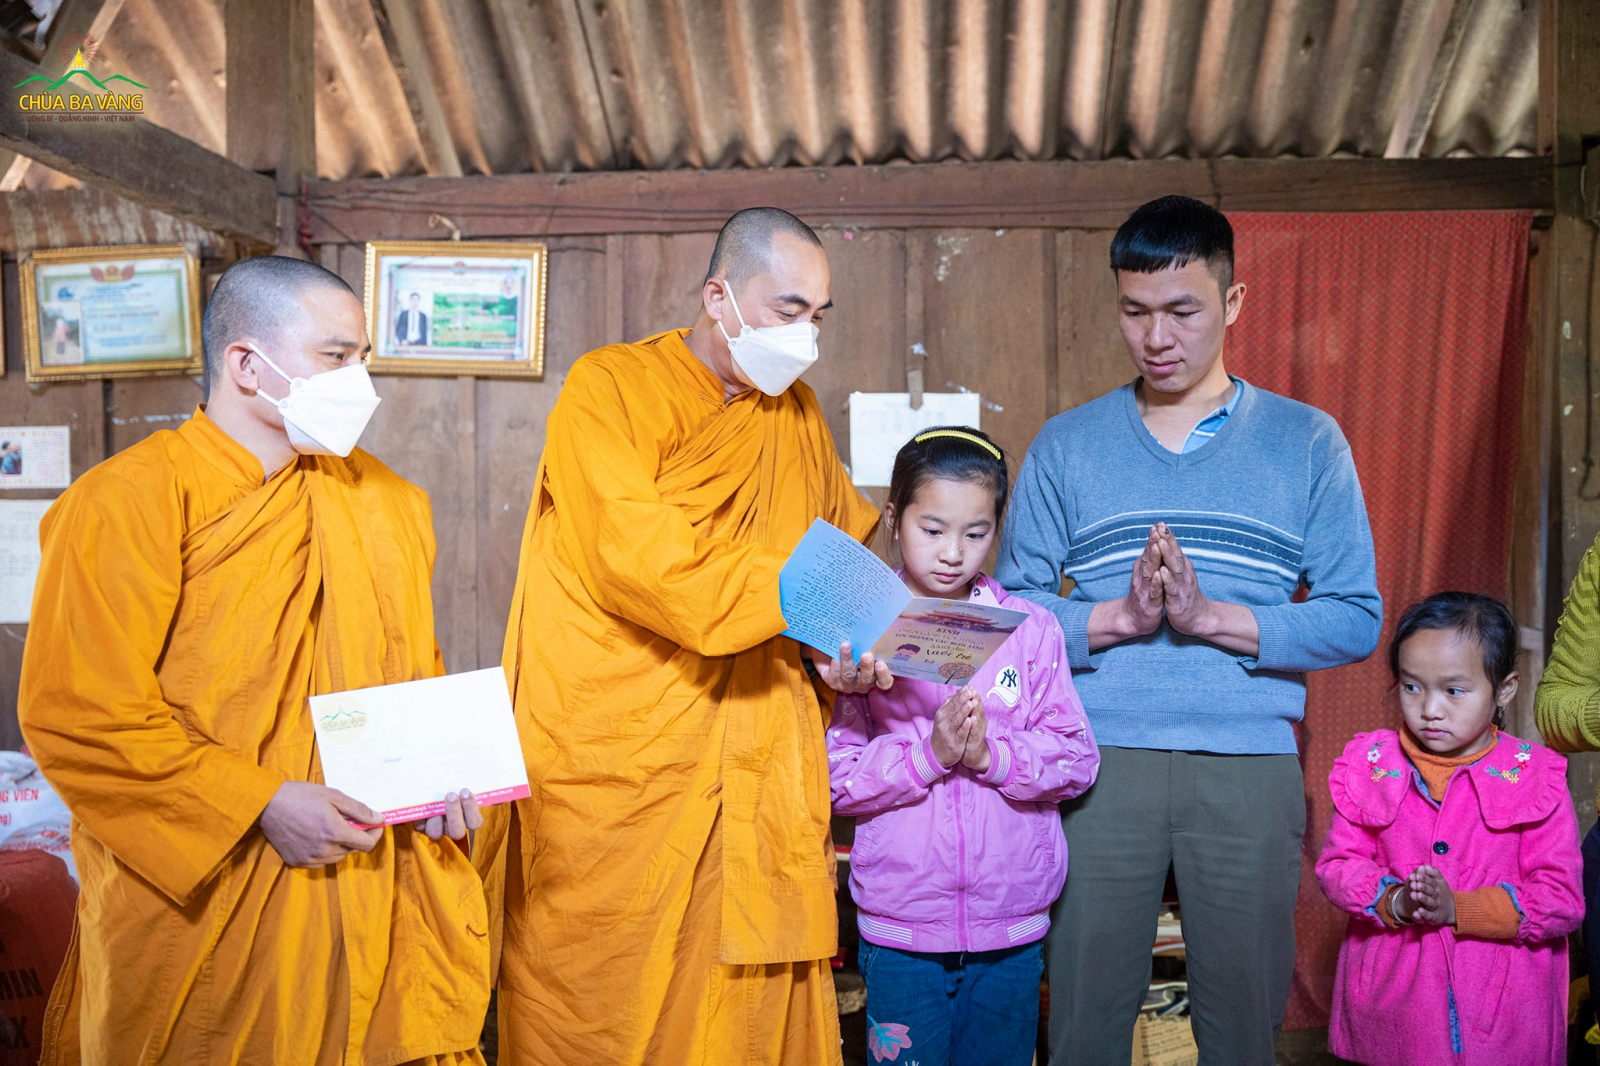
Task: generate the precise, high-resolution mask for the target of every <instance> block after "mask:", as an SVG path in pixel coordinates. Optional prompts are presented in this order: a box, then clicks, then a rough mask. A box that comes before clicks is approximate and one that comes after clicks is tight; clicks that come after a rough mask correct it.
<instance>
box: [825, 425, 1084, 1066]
mask: <svg viewBox="0 0 1600 1066" xmlns="http://www.w3.org/2000/svg"><path fill="white" fill-rule="evenodd" d="M1006 489H1007V479H1006V465H1005V459H1004V456H1003V454H1002V453H1001V451H1000V449H999V447H998V446H997V445H995V443H994V442H993V441H992V440H990V439H989V438H988V437H987V436H985V435H984V434H982V433H980V432H978V431H977V430H974V429H965V428H962V427H959V426H946V427H941V428H937V429H931V430H928V431H926V432H924V433H920V434H918V435H917V437H916V438H915V439H913V440H912V441H911V442H910V443H909V444H907V445H906V446H905V447H904V448H902V449H901V450H900V453H899V455H898V456H896V458H895V464H894V473H893V474H892V475H891V476H890V485H889V505H888V506H887V507H886V508H885V509H884V519H885V521H886V523H887V525H888V528H889V530H890V532H891V533H892V535H893V537H894V542H895V544H896V546H897V547H898V548H899V552H900V556H901V559H902V560H903V561H904V563H905V569H904V570H903V571H902V572H901V576H902V577H903V578H904V580H905V583H906V586H907V587H908V588H910V589H911V591H912V592H914V593H916V594H917V595H918V596H928V597H933V598H937V599H949V600H973V601H977V602H981V603H990V604H995V605H998V606H1002V607H1006V608H1009V609H1011V610H1016V611H1023V612H1025V613H1026V614H1027V616H1028V617H1027V619H1026V620H1024V621H1023V623H1022V624H1021V626H1019V627H1018V628H1017V630H1016V631H1015V632H1014V633H1012V634H1011V636H1009V637H1008V638H1006V642H1005V643H1004V644H1002V645H1001V646H1000V648H999V649H998V650H997V651H996V652H995V653H994V655H993V656H992V657H991V658H990V659H989V661H988V662H986V663H985V664H984V665H983V667H982V668H981V669H980V670H978V671H977V672H976V674H974V675H973V676H972V677H970V678H968V679H967V683H966V685H965V686H957V685H940V684H933V683H931V682H926V681H913V680H909V679H906V678H896V679H894V682H893V684H892V685H891V687H889V688H888V689H874V690H872V691H870V692H869V693H867V694H865V695H841V696H840V697H839V698H838V700H837V702H836V703H835V705H834V712H833V721H832V722H831V723H830V724H829V726H828V762H829V770H830V773H831V776H832V782H833V809H834V811H835V812H837V813H839V814H853V815H855V816H856V818H857V821H856V840H855V847H854V848H853V850H852V852H851V855H850V889H851V892H852V893H853V894H854V896H855V901H856V906H857V908H858V909H859V913H858V921H857V924H858V926H859V928H860V930H861V974H862V976H863V977H864V978H866V982H867V1047H868V1049H869V1050H870V1051H871V1052H872V1061H873V1062H874V1063H883V1062H889V1063H894V1064H895V1066H1028V1064H1029V1063H1030V1062H1032V1061H1033V1048H1034V1043H1035V1041H1036V1039H1037V1037H1038V1028H1039V976H1040V970H1041V968H1042V961H1041V959H1042V956H1041V953H1040V941H1041V940H1042V939H1043V937H1044V934H1045V931H1046V930H1047V929H1048V928H1049V927H1050V905H1051V904H1052V903H1054V902H1055V899H1056V897H1057V896H1058V895H1060V893H1061V886H1062V883H1063V882H1064V881H1065V879H1066V876H1067V842H1066V840H1065V839H1064V838H1063V837H1062V833H1061V816H1060V814H1059V813H1058V809H1057V806H1056V805H1057V803H1059V802H1060V801H1061V800H1064V799H1069V798H1071V797H1073V796H1076V795H1078V794H1079V793H1081V792H1082V791H1084V790H1085V789H1086V788H1088V787H1089V786H1090V785H1091V784H1092V783H1093V782H1094V779H1095V772H1096V770H1097V768H1098V767H1099V765H1100V753H1099V751H1098V749H1096V748H1095V744H1094V738H1093V736H1091V734H1090V732H1089V723H1088V720H1087V719H1086V718H1085V717H1084V713H1083V704H1082V703H1080V702H1079V700H1078V694H1077V691H1076V690H1075V689H1074V688H1073V686H1072V668H1071V667H1070V666H1069V665H1068V663H1067V652H1066V647H1065V643H1064V641H1063V638H1062V636H1061V626H1060V624H1059V623H1058V622H1057V621H1056V618H1055V615H1053V614H1051V613H1050V612H1049V611H1048V610H1046V609H1045V608H1043V607H1040V606H1039V605H1038V604H1034V603H1030V602H1028V601H1027V600H1024V599H1022V598H1021V597H1017V596H1012V595H1010V594H1009V593H1007V592H1006V591H1005V590H1004V589H1002V588H1001V587H1000V586H999V585H998V584H996V583H995V582H994V581H993V580H992V579H990V578H988V577H986V576H985V575H984V574H983V573H981V572H980V571H981V570H982V567H983V560H984V556H986V555H987V554H988V552H989V547H990V545H991V544H992V543H993V542H994V538H995V536H996V534H997V533H998V532H999V527H1000V517H1001V515H1002V514H1003V513H1004V512H1005V506H1006ZM901 650H909V649H908V648H904V647H903V648H902V649H901Z"/></svg>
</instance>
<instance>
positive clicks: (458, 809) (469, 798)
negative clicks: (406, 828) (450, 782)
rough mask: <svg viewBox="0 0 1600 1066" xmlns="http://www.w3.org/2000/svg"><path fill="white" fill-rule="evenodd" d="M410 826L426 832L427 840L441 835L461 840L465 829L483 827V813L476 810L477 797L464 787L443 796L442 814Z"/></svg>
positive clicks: (465, 833)
mask: <svg viewBox="0 0 1600 1066" xmlns="http://www.w3.org/2000/svg"><path fill="white" fill-rule="evenodd" d="M412 827H413V828H414V829H416V830H417V831H418V832H420V833H426V834H427V835H428V839H429V840H438V839H439V838H440V837H441V836H447V837H449V838H450V839H451V840H463V839H465V838H466V835H467V830H469V829H470V830H474V831H476V830H479V829H482V828H483V815H482V814H481V813H479V811H478V800H477V797H475V796H474V795H473V794H472V790H471V789H470V788H464V789H462V790H461V791H460V792H452V793H450V794H449V795H447V796H445V798H444V813H443V814H436V815H434V816H433V817H432V818H427V819H424V820H422V821H419V822H415V823H413V826H412Z"/></svg>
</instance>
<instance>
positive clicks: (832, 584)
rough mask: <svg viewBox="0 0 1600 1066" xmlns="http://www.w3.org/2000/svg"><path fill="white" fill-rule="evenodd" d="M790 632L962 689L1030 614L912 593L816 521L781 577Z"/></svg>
mask: <svg viewBox="0 0 1600 1066" xmlns="http://www.w3.org/2000/svg"><path fill="white" fill-rule="evenodd" d="M778 590H779V596H780V599H781V602H782V605H783V617H784V620H785V621H786V622H787V623H788V625H789V628H788V629H786V630H784V635H785V636H789V637H793V638H794V639H795V640H798V641H800V642H801V643H802V644H809V645H810V646H811V647H813V648H816V649H817V650H818V651H822V652H826V653H827V654H828V655H838V654H839V645H840V644H841V643H843V642H845V641H849V642H850V647H851V650H852V651H853V652H854V653H855V654H856V656H857V657H859V656H860V655H861V654H862V653H863V652H866V651H871V652H872V656H873V658H875V659H879V660H881V661H883V662H886V663H888V664H889V669H890V671H891V672H892V673H893V674H894V675H895V676H896V677H905V678H910V679H912V680H915V681H932V682H933V683H935V684H939V685H959V684H962V683H964V682H965V681H966V680H967V679H968V678H970V677H972V675H973V674H976V673H977V672H978V671H979V670H980V669H982V667H983V664H984V663H986V662H988V661H989V656H991V655H993V654H994V653H995V652H996V651H998V650H999V648H1000V645H1002V644H1004V643H1005V642H1006V638H1007V637H1009V636H1011V634H1012V633H1014V632H1016V629H1017V627H1018V626H1020V625H1021V624H1022V622H1023V620H1024V619H1026V618H1027V617H1028V616H1027V614H1026V613H1024V612H1022V611H1011V610H1007V609H1006V608H1004V607H995V606H992V605H990V604H983V603H973V602H972V601H970V600H942V599H937V598H934V597H927V596H913V595H912V594H911V590H910V589H908V588H906V586H905V583H904V582H903V581H901V580H900V578H899V577H898V576H896V574H895V572H894V571H893V570H891V569H889V567H887V566H885V565H884V563H883V560H881V559H879V558H878V557H877V556H876V555H873V554H872V551H871V549H869V548H867V547H865V546H864V545H862V544H861V543H860V542H858V541H856V540H854V539H853V538H852V537H851V536H850V535H849V534H848V533H846V532H844V530H842V529H839V528H837V527H836V526H832V525H830V524H828V523H827V522H824V521H823V520H822V519H820V518H819V519H817V520H816V521H815V522H813V523H812V524H811V528H810V529H809V530H807V531H806V535H805V536H804V537H802V538H801V540H800V543H799V545H798V546H797V547H796V548H795V550H794V553H793V554H792V555H790V556H789V561H788V562H786V563H784V564H783V570H782V572H781V573H780V575H779V578H778Z"/></svg>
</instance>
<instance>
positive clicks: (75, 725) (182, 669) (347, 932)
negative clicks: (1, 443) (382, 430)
mask: <svg viewBox="0 0 1600 1066" xmlns="http://www.w3.org/2000/svg"><path fill="white" fill-rule="evenodd" d="M40 539H41V541H42V543H43V550H44V561H43V565H42V567H41V568H40V571H39V583H38V589H37V591H36V593H35V596H34V606H33V618H32V624H31V626H30V628H29V631H28V643H27V649H26V652H25V654H24V658H23V666H22V691H21V698H20V709H21V717H22V729H23V734H24V736H26V738H27V740H28V744H29V746H30V747H31V748H32V750H33V754H34V756H35V757H36V758H37V759H38V760H39V763H40V766H41V767H42V768H43V770H44V773H45V776H46V777H48V778H49V779H50V782H51V784H53V785H54V786H55V787H56V788H57V789H58V790H59V791H60V793H61V795H62V796H63V797H64V798H65V799H66V801H67V805H68V806H69V807H71V808H72V813H73V823H72V837H73V839H72V845H73V852H74V854H75V856H76V858H77V863H78V870H79V872H80V873H81V875H82V879H83V888H82V894H81V895H80V896H79V899H78V912H77V913H78V924H77V930H76V933H75V939H74V945H73V948H72V949H71V951H70V952H69V954H68V958H67V962H66V964H65V966H64V967H63V969H62V973H61V977H60V979H59V980H58V981H57V982H56V987H55V992H54V995H53V996H52V998H51V1003H50V1007H49V1010H48V1012H47V1015H46V1021H45V1034H44V1039H45V1052H44V1059H43V1062H44V1063H45V1064H46V1066H53V1064H71V1063H77V1062H84V1063H96V1064H98V1063H104V1064H107V1066H129V1064H133V1063H182V1064H185V1066H194V1064H200V1063H206V1064H210V1063H261V1064H276V1066H286V1064H289V1063H293V1064H296V1066H300V1064H323V1063H328V1064H332V1063H348V1064H356V1063H361V1064H370V1066H389V1064H393V1063H398V1062H403V1061H406V1060H410V1059H417V1058H427V1057H431V1056H439V1057H441V1058H443V1059H444V1060H445V1061H467V1062H471V1061H479V1059H478V1056H477V1050H476V1048H477V1040H478V1035H479V1029H480V1027H481V1026H482V1023H483V1016H484V1011H485V1009H486V1006H487V999H488V965H489V946H488V941H487V936H486V934H487V925H486V920H487V915H486V912H485V910H484V902H483V896H482V891H481V887H480V882H479V881H478V878H477V877H476V875H475V873H474V872H473V870H472V868H471V864H470V863H469V862H468V860H467V858H466V857H465V856H464V855H463V854H462V853H461V850H460V849H459V848H458V847H457V846H456V845H455V844H454V843H452V842H450V841H448V840H443V841H439V842H437V843H436V842H433V841H430V840H428V839H427V838H426V837H425V836H423V835H422V834H421V833H418V832H415V831H414V830H412V829H411V828H409V827H400V828H395V829H393V830H390V831H387V832H385V833H384V835H383V838H382V840H381V841H380V842H379V844H378V846H377V847H376V848H374V849H373V851H372V852H371V853H370V854H366V855H354V856H351V857H348V858H346V859H344V860H343V861H341V862H340V863H338V864H336V865H334V866H327V867H323V868H321V869H315V870H300V869H292V868H290V867H287V866H285V865H284V863H283V861H282V859H280V858H279V856H278V853H277V852H276V851H274V850H273V848H272V847H271V846H270V845H269V844H268V843H267V841H266V838H265V837H264V836H263V835H262V833H261V831H260V829H259V828H257V826H256V819H257V817H258V816H259V815H260V813H261V810H262V808H264V807H265V806H266V804H267V801H268V800H269V799H271V797H272V795H273V793H274V792H275V791H276V790H277V788H278V786H279V785H280V784H281V783H282V782H284V781H320V780H321V779H322V771H321V767H320V765H319V763H318V761H317V755H316V749H315V744H314V740H313V734H312V730H311V719H310V715H309V712H308V711H307V707H306V697H307V696H310V695H313V694H316V693H323V692H336V691H341V690H344V689H349V688H360V687H363V686H366V685H377V684H384V683H387V682H394V681H410V680H414V679H416V678H421V677H430V676H434V675H436V674H438V673H440V672H441V666H440V661H439V656H438V648H437V645H436V644H435V643H434V635H433V609H432V601H431V598H430V594H429V588H428V579H429V573H430V571H431V569H432V565H433V554H434V540H433V533H432V525H431V521H430V516H429V508H428V502H427V496H426V495H425V494H424V493H423V492H422V491H421V490H420V489H418V488H416V487H415V486H413V485H411V484H409V483H407V482H405V481H403V480H401V479H400V478H399V477H397V476H395V475H394V474H393V473H391V472H390V471H389V470H388V468H386V467H385V466H383V464H381V463H379V462H378V461H377V460H375V459H373V458H372V457H371V456H369V455H367V454H365V453H364V452H359V451H358V452H356V453H354V454H353V455H351V457H350V458H349V459H348V460H341V459H330V458H309V457H301V458H299V459H298V461H296V462H294V463H291V464H290V465H289V466H287V467H285V468H284V469H283V470H281V471H279V472H278V473H276V474H274V475H273V476H272V477H271V478H270V479H268V480H266V481H265V483H264V484H263V478H262V470H261V464H260V463H259V462H258V461H257V460H256V458H255V457H254V456H253V455H252V454H251V453H250V452H249V451H247V450H246V449H245V448H244V447H242V446H241V445H240V444H238V443H237V442H236V441H234V440H233V439H232V438H230V437H229V436H227V434H225V433H223V432H222V431H221V430H220V429H218V428H217V426H216V425H215V424H214V423H213V422H211V420H210V419H208V418H207V417H206V416H205V414H204V413H203V412H197V413H196V414H195V416H194V418H193V419H192V420H191V421H190V422H188V423H187V424H185V425H184V426H183V428H182V429H180V430H178V431H177V432H176V433H170V432H164V433H158V434H156V435H155V436H153V437H151V438H149V439H148V440H146V441H144V442H142V443H140V444H138V445H135V446H134V447H132V448H130V449H128V450H127V451H126V452H123V453H122V454H120V455H118V456H116V457H114V458H112V459H109V460H107V461H106V462H104V463H101V464H100V465H99V466H97V467H95V468H94V469H93V470H90V471H89V472H88V473H86V474H84V475H83V476H82V477H81V478H79V479H78V481H77V483H76V484H74V485H73V486H72V488H71V489H69V490H67V492H66V493H65V494H63V495H62V497H61V499H60V500H59V501H57V503H56V504H55V505H54V506H53V507H51V509H50V511H49V512H48V513H47V514H46V515H45V520H44V525H43V529H42V534H41V538H40Z"/></svg>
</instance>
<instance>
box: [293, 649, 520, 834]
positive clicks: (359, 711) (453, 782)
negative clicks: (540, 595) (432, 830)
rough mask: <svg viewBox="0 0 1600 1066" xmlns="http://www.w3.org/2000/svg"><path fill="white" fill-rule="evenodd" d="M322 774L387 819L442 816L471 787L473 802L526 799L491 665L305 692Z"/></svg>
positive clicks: (498, 674)
mask: <svg viewBox="0 0 1600 1066" xmlns="http://www.w3.org/2000/svg"><path fill="white" fill-rule="evenodd" d="M310 704H311V725H312V728H313V729H314V730H316V734H317V752H318V754H319V755H321V757H322V776H323V780H324V781H325V782H326V783H327V784H328V786H329V787H331V788H336V789H338V790H339V791H340V792H343V793H345V794H346V795H347V796H351V797H353V798H354V799H358V800H360V801H361V802H362V803H365V804H366V805H367V806H368V807H371V808H372V809H373V810H375V811H380V812H382V814H383V821H384V824H385V825H394V824H396V823H399V822H414V821H417V820H419V819H422V818H428V817H431V816H432V815H435V814H442V813H444V797H445V796H446V795H448V794H449V793H452V792H459V791H461V790H462V789H464V788H469V789H471V790H472V792H473V794H474V795H475V796H476V797H477V800H478V806H480V807H486V806H489V805H490V804H495V803H509V802H511V801H512V800H518V799H526V798H527V796H528V768H527V766H526V765H525V764H524V763H523V761H522V744H521V742H520V741H519V740H518V739H517V723H516V719H515V718H514V717H513V715H512V712H511V695H510V692H509V690H508V689H507V687H506V675H505V671H504V670H503V669H501V668H500V667H498V666H496V667H493V668H492V669H489V670H473V671H471V672H469V673H464V674H448V675H446V676H444V677H431V678H428V679H426V680H424V681H407V682H404V683H402V684H398V685H379V686H377V687H375V688H361V689H352V690H351V691H349V692H335V693H331V694H329V695H326V696H312V697H311V699H310Z"/></svg>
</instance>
